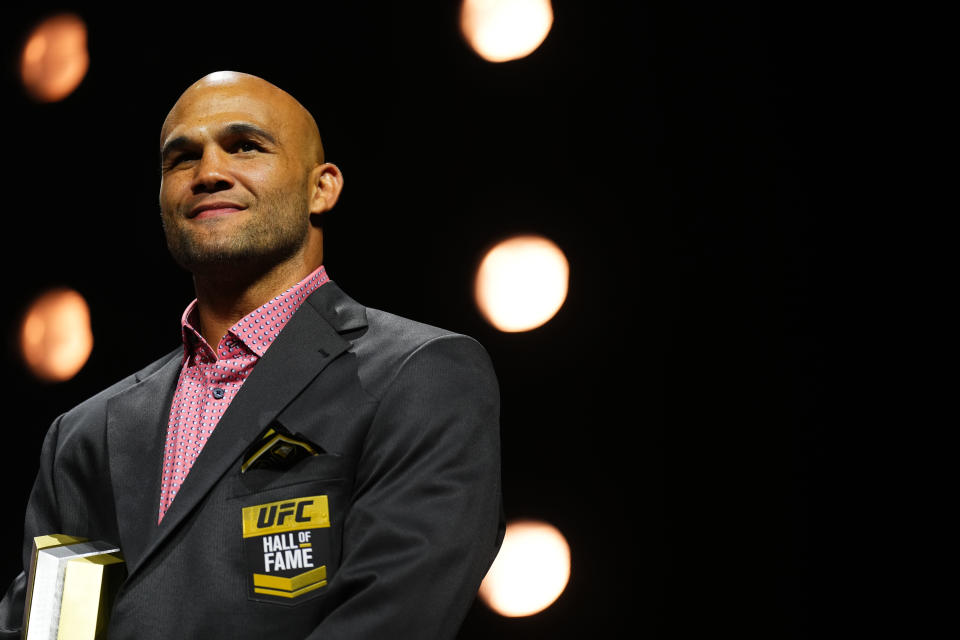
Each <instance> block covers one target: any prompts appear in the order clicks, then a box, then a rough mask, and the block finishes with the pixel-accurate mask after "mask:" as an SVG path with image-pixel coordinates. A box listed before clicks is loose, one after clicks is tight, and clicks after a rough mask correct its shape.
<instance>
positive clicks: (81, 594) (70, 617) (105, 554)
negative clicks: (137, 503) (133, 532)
mask: <svg viewBox="0 0 960 640" xmlns="http://www.w3.org/2000/svg"><path fill="white" fill-rule="evenodd" d="M125 577H126V567H125V565H124V563H123V556H121V555H120V549H119V547H117V546H116V545H113V544H110V543H107V542H102V541H93V542H91V541H89V540H86V539H84V538H77V537H74V536H68V535H64V534H59V533H57V534H52V535H46V536H38V537H36V538H34V539H33V555H32V556H31V558H30V574H29V576H28V582H27V596H26V605H25V607H24V611H23V638H24V640H94V639H102V638H106V631H107V623H108V622H109V620H110V610H111V608H112V605H113V597H114V596H115V595H116V592H117V589H118V588H119V587H120V584H121V583H122V582H123V580H124V578H125Z"/></svg>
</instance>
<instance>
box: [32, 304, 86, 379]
mask: <svg viewBox="0 0 960 640" xmlns="http://www.w3.org/2000/svg"><path fill="white" fill-rule="evenodd" d="M20 349H21V353H22V354H23V359H24V361H25V362H26V363H27V367H28V368H29V369H30V371H31V372H33V374H34V375H35V376H37V377H38V378H40V379H41V380H47V381H51V382H61V381H63V380H69V379H70V378H72V377H73V376H74V375H76V373H77V372H78V371H80V369H81V368H82V367H83V365H84V364H85V363H86V362H87V358H89V357H90V351H91V350H92V349H93V332H92V331H91V329H90V310H89V308H88V307H87V303H86V301H85V300H84V299H83V296H81V295H80V294H79V293H77V292H76V291H73V290H71V289H54V290H52V291H48V292H46V293H44V294H43V295H41V296H40V297H38V298H37V299H36V300H34V301H33V304H32V305H30V308H29V309H28V310H27V313H26V315H24V318H23V324H22V325H21V329H20Z"/></svg>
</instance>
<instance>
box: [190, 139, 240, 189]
mask: <svg viewBox="0 0 960 640" xmlns="http://www.w3.org/2000/svg"><path fill="white" fill-rule="evenodd" d="M228 163H229V155H228V154H226V153H224V152H223V150H222V149H218V148H206V149H204V150H203V155H202V156H200V162H198V163H197V166H196V171H195V173H194V176H193V184H192V185H191V188H192V189H193V193H194V195H196V194H198V193H213V192H215V191H226V190H227V189H229V188H230V187H232V186H233V178H231V177H230V172H229V171H228V170H227V169H228V166H227V165H228Z"/></svg>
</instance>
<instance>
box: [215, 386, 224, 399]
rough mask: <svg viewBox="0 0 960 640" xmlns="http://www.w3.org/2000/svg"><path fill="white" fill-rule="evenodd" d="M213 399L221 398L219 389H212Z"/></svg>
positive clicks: (221, 393) (221, 391) (221, 390)
mask: <svg viewBox="0 0 960 640" xmlns="http://www.w3.org/2000/svg"><path fill="white" fill-rule="evenodd" d="M213 397H214V398H216V399H217V400H219V399H220V398H222V397H223V389H220V388H219V387H218V388H216V389H214V390H213Z"/></svg>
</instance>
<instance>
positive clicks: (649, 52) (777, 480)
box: [0, 2, 860, 638]
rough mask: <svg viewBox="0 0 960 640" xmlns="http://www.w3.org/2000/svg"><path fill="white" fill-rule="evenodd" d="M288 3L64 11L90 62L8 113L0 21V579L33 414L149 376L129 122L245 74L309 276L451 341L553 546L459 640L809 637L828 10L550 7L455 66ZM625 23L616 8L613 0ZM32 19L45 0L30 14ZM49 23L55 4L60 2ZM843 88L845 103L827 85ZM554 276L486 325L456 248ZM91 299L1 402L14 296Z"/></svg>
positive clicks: (143, 121)
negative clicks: (250, 77) (483, 357)
mask: <svg viewBox="0 0 960 640" xmlns="http://www.w3.org/2000/svg"><path fill="white" fill-rule="evenodd" d="M345 4H347V3H337V4H334V3H328V2H317V3H313V4H312V5H305V6H303V7H300V8H297V9H293V8H291V9H289V10H285V11H283V10H271V9H267V8H264V7H261V8H259V9H256V10H249V11H248V10H246V9H241V8H239V7H230V6H222V7H219V8H217V9H216V10H214V9H205V8H202V7H201V6H200V5H198V4H196V3H195V4H193V5H191V6H189V7H188V6H170V7H156V8H147V9H139V8H138V9H137V12H136V13H127V12H125V11H115V10H109V11H108V10H105V9H83V8H77V7H72V9H73V10H75V11H78V12H79V14H80V15H81V16H82V17H83V18H84V20H85V21H86V22H87V24H88V28H89V44H90V55H91V66H90V71H89V73H88V75H87V77H86V78H85V80H84V81H83V83H82V84H81V85H80V87H79V88H78V89H77V91H76V92H75V93H74V94H72V95H71V96H69V97H68V98H67V99H65V100H64V101H62V102H60V103H55V104H48V105H40V104H35V103H33V102H31V101H30V100H29V99H28V98H27V97H26V96H25V95H24V93H23V91H22V90H21V88H20V85H19V83H18V78H17V72H16V65H17V57H18V54H19V49H20V47H21V46H22V43H23V39H24V37H25V35H26V33H27V32H28V31H29V28H30V26H31V25H32V24H34V23H35V22H36V21H37V20H38V19H40V18H42V17H43V16H45V15H47V14H49V13H50V12H51V11H52V9H49V8H46V7H39V8H33V9H27V8H23V7H21V8H19V9H17V10H16V12H15V13H14V14H8V17H7V18H6V19H5V20H4V21H3V25H2V27H0V46H2V48H3V49H2V51H3V64H4V68H3V76H2V83H3V89H2V91H3V96H4V105H5V109H4V111H5V115H4V122H5V127H4V129H5V130H4V134H3V137H4V139H5V145H4V147H5V149H4V154H3V157H4V160H3V164H2V169H3V180H4V204H5V207H4V209H5V217H4V223H5V224H4V225H3V229H4V233H5V235H6V247H7V250H6V251H5V252H4V254H3V268H4V273H6V274H7V277H6V291H5V295H4V298H5V300H6V301H7V303H6V304H5V306H4V316H3V319H4V322H5V329H6V336H7V338H8V340H7V342H8V344H7V350H6V352H5V358H4V361H3V362H4V365H3V366H4V378H5V379H6V380H7V382H6V383H5V385H4V399H3V401H4V404H5V406H6V407H8V408H10V407H13V408H15V409H14V411H12V412H8V414H7V425H6V427H7V429H6V446H7V447H8V448H7V453H6V456H5V457H6V458H7V459H8V460H15V461H16V464H12V465H11V464H6V465H3V466H2V468H0V478H2V481H3V486H4V488H5V489H4V503H3V504H4V508H5V514H6V515H5V519H4V537H3V543H4V547H5V548H6V549H7V551H6V552H5V553H3V554H0V579H3V580H8V579H11V578H12V577H13V576H14V575H15V574H16V572H17V571H18V569H19V567H18V566H17V563H18V558H19V551H18V548H19V543H20V539H21V534H22V530H21V524H20V523H21V514H22V512H23V508H24V506H25V504H26V500H27V496H28V493H29V488H30V485H31V483H32V478H33V474H34V473H35V470H36V460H37V457H38V454H39V448H40V443H41V441H42V437H43V434H44V431H45V429H46V427H47V425H49V423H50V422H51V421H52V420H53V419H54V418H55V417H56V416H57V415H58V414H60V413H61V412H63V411H65V410H67V409H69V408H70V407H71V406H73V405H74V404H76V403H77V402H79V401H81V400H82V399H84V398H85V397H87V396H89V395H90V394H92V393H93V392H95V391H97V390H99V389H101V388H103V387H105V386H107V385H108V384H110V383H112V382H113V381H115V380H117V379H119V378H121V377H123V376H125V375H127V374H129V373H130V372H132V371H134V370H135V369H137V368H139V367H140V366H142V365H143V364H145V363H147V362H149V361H151V360H153V359H154V358H156V357H158V356H160V355H162V354H163V353H166V352H167V351H169V350H170V349H171V348H172V346H174V345H175V341H176V340H177V335H178V321H179V317H180V313H181V311H182V309H183V307H184V306H185V305H186V304H187V303H188V302H189V301H190V300H191V299H192V287H191V281H190V279H189V276H188V275H187V274H186V273H184V272H182V271H181V270H179V269H178V268H177V267H176V266H175V265H174V264H173V262H172V261H171V259H170V258H169V257H168V255H167V253H166V248H165V244H164V240H163V235H162V231H161V228H160V224H159V211H158V206H157V193H158V185H159V180H158V178H159V172H158V163H157V158H158V155H157V146H158V135H159V128H160V124H161V123H162V120H163V117H164V116H165V114H166V112H167V110H168V109H169V108H170V106H171V105H172V104H173V102H174V101H175V100H176V98H177V96H179V94H180V92H181V91H182V90H183V89H184V88H186V87H187V86H188V85H189V84H190V83H192V82H193V81H194V80H196V79H198V78H199V77H200V76H202V75H204V74H206V73H209V72H211V71H215V70H219V69H235V70H241V71H246V72H249V73H254V74H257V75H261V76H263V77H265V78H266V79H268V80H270V81H272V82H274V83H275V84H277V85H279V86H280V87H283V88H285V89H287V90H288V91H289V92H291V93H292V94H293V95H294V96H296V97H297V98H298V99H299V100H300V101H301V102H303V103H304V104H305V105H306V106H307V107H308V108H309V109H310V110H311V111H312V112H313V113H314V114H315V116H316V118H317V120H318V122H319V125H320V129H321V133H322V134H323V136H324V140H325V145H326V149H327V157H328V159H329V160H331V161H333V162H335V163H337V165H338V166H339V167H340V168H341V170H342V171H343V173H344V176H345V189H344V192H343V195H342V197H341V200H340V203H339V204H338V205H337V207H336V209H335V210H334V211H333V212H331V213H330V214H328V215H327V221H326V259H325V263H326V265H327V269H328V272H329V273H330V275H331V276H332V278H333V279H335V280H336V281H337V282H338V283H339V284H340V285H341V286H342V287H343V288H344V289H345V290H346V291H347V292H348V293H349V294H350V295H351V296H352V297H354V298H355V299H357V300H358V301H360V302H361V303H363V304H366V305H368V306H372V307H377V308H382V309H386V310H389V311H392V312H395V313H398V314H401V315H404V316H407V317H411V318H414V319H416V320H420V321H423V322H427V323H430V324H435V325H438V326H443V327H445V328H448V329H452V330H455V331H459V332H463V333H467V334H469V335H472V336H475V337H476V338H478V339H479V340H480V341H481V342H482V343H483V344H484V345H485V346H486V347H487V349H488V350H489V352H490V353H491V356H492V358H493V361H494V363H495V365H496V369H497V373H498V376H499V378H500V383H501V390H502V396H503V407H502V431H503V462H504V491H505V505H506V511H507V514H508V517H511V518H515V517H532V518H539V519H544V520H547V521H549V522H551V523H553V524H554V525H556V526H557V527H559V528H560V529H561V531H563V532H564V534H565V535H566V536H567V539H568V540H569V542H570V544H571V547H572V553H573V568H572V576H571V581H570V584H569V586H568V588H567V590H566V592H565V593H564V594H563V595H562V596H561V597H560V599H559V600H558V601H557V602H556V603H555V604H554V605H553V606H552V607H550V608H549V609H547V610H546V611H545V612H543V613H541V614H539V615H537V616H534V617H531V618H528V619H504V618H500V617H499V616H496V615H495V614H493V613H491V612H490V611H489V610H487V609H486V608H485V607H483V606H482V605H480V604H477V605H476V606H475V607H474V608H473V610H472V611H471V613H470V615H469V617H468V619H467V622H466V623H465V625H464V628H463V631H462V634H461V637H462V638H488V637H502V638H526V637H544V638H581V637H584V636H585V635H586V634H589V635H590V637H598V638H605V637H619V636H620V635H624V633H625V632H624V630H629V631H628V632H629V634H630V635H632V636H635V637H692V636H695V635H696V636H699V635H701V634H704V633H715V632H724V633H734V634H736V636H737V637H762V638H819V637H825V636H826V635H829V632H831V631H836V630H838V629H843V628H845V627H844V625H843V624H842V623H840V622H839V621H840V620H845V619H846V618H847V614H848V613H850V612H851V611H860V609H858V608H857V606H856V605H855V604H854V600H856V593H857V592H858V590H859V585H854V584H853V583H852V582H850V580H851V578H850V576H851V573H852V572H851V570H850V568H849V566H848V565H847V564H846V562H845V561H846V560H847V559H849V558H851V557H853V555H855V554H854V553H851V555H848V554H847V551H848V550H850V549H848V548H846V547H844V545H850V544H854V542H855V541H852V537H853V536H851V535H849V534H845V533H844V531H846V529H845V527H846V525H848V524H849V523H850V522H851V521H852V520H853V519H854V518H852V517H851V515H850V514H851V513H852V510H855V508H856V505H857V504H860V503H859V502H857V501H856V500H854V501H853V502H850V501H849V500H848V498H850V494H851V492H850V491H849V490H846V489H844V488H843V487H844V486H845V485H844V484H843V482H842V481H843V478H842V477H841V476H842V475H843V474H842V473H841V472H840V471H839V468H841V467H842V464H840V463H843V462H844V461H845V459H844V455H845V453H842V452H846V451H847V449H846V448H845V447H846V444H847V442H848V439H847V438H845V437H841V435H840V433H838V431H837V428H838V425H840V428H842V425H841V423H842V422H843V420H842V419H840V420H838V418H837V412H836V410H835V407H834V406H833V404H832V398H833V395H832V394H833V392H834V391H835V389H834V387H835V385H834V384H833V383H832V382H831V381H835V380H836V378H838V377H842V376H839V375H838V374H837V372H836V369H835V368H834V367H835V365H834V363H833V361H832V359H831V357H832V356H833V355H835V346H834V342H833V340H832V336H833V333H834V332H835V331H836V326H837V324H836V323H837V322H838V321H839V318H838V316H840V315H841V311H840V307H839V306H837V304H836V303H837V301H838V300H839V299H842V298H843V296H839V297H838V295H837V292H838V290H841V289H842V288H843V287H842V286H840V285H839V284H838V283H842V282H844V281H845V280H844V277H847V278H849V276H844V275H843V273H846V272H844V271H843V269H842V265H841V263H840V261H839V260H838V259H837V251H836V242H835V240H836V238H837V236H838V231H839V225H838V224H837V221H836V218H835V217H834V216H835V214H836V204H837V200H836V194H835V192H834V187H835V185H836V183H837V182H838V180H842V179H843V176H842V164H843V159H844V157H845V155H844V154H845V153H846V151H847V147H846V146H844V144H843V141H844V137H843V135H839V136H838V133H839V132H841V131H843V130H845V129H844V127H845V118H848V117H849V116H850V112H851V110H852V108H851V107H849V105H848V103H847V102H845V95H847V94H848V93H849V85H848V84H847V82H846V74H845V72H846V67H844V66H843V65H844V63H843V62H841V58H840V57H838V56H839V55H840V54H841V53H842V52H841V51H839V50H838V48H837V46H836V41H837V39H836V36H837V32H838V30H839V28H838V27H836V26H834V25H833V23H832V21H831V19H830V16H825V15H822V14H816V15H815V14H812V13H805V12H804V11H801V10H800V9H789V8H780V9H777V10H769V9H768V10H766V11H761V12H757V11H756V10H751V11H746V10H743V11H735V10H730V9H726V8H723V9H711V10H705V11H683V10H667V9H665V8H663V7H659V8H658V7H644V8H637V7H634V8H630V9H627V8H623V7H625V6H626V3H624V5H623V7H621V5H617V8H613V7H612V6H608V7H600V6H588V5H587V3H572V2H556V3H554V4H555V11H556V21H555V23H554V26H553V29H552V31H551V33H550V35H549V36H548V38H547V40H546V41H545V42H544V43H543V45H542V46H541V47H540V48H539V49H538V50H537V51H536V52H534V53H533V54H532V55H530V56H529V57H527V58H525V59H523V60H519V61H514V62H509V63H505V64H491V63H488V62H485V61H483V60H481V59H480V58H478V57H477V56H476V55H475V54H474V53H473V52H472V51H471V50H470V49H469V48H468V46H467V45H466V44H465V43H464V41H463V40H462V38H461V36H460V35H459V31H458V28H457V11H456V7H455V4H456V3H450V6H449V7H447V8H442V9H436V8H432V9H427V8H420V7H417V6H412V5H413V4H415V3H403V4H402V5H401V4H396V5H395V6H394V7H393V8H383V6H384V5H378V4H375V3H351V7H350V8H344V7H343V6H340V5H345ZM631 4H633V3H631ZM57 8H58V9H59V8H63V7H57ZM67 8H70V7H67ZM845 89H846V91H844V90H845ZM520 231H524V232H535V233H540V234H543V235H545V236H547V237H549V238H551V239H553V240H554V241H555V242H556V243H557V244H559V246H560V247H561V248H562V249H563V250H564V251H565V252H566V255H567V257H568V258H569V260H570V263H571V280H570V294H569V297H568V299H567V301H566V303H565V304H564V306H563V308H562V309H561V310H560V312H559V313H558V314H557V316H556V317H555V318H554V319H553V320H552V321H551V322H549V323H548V324H546V325H545V326H543V327H541V328H539V329H536V330H534V331H531V332H527V333H520V334H502V333H499V332H497V331H496V330H494V329H493V328H491V327H490V326H488V325H487V324H486V323H485V322H484V321H483V320H482V319H481V317H480V316H479V314H478V313H477V312H476V310H475V308H474V306H473V302H472V297H471V283H472V277H473V273H474V270H475V268H476V265H477V262H478V260H479V258H480V257H481V255H482V253H483V251H484V249H485V248H487V247H488V246H489V245H490V244H491V243H493V242H495V241H496V240H498V239H501V238H503V237H506V236H508V235H510V234H513V233H515V232H520ZM54 285H66V286H70V287H73V288H75V289H77V290H78V291H80V292H81V293H82V294H83V295H84V296H85V297H86V299H87V300H88V302H89V303H90V305H91V308H92V321H93V330H94V336H95V347H94V350H93V354H92V356H91V358H90V360H89V362H88V364H87V365H86V366H85V367H84V369H83V370H82V371H81V372H80V373H79V374H78V375H77V377H76V378H74V379H73V380H71V381H69V382H66V383H62V384H58V385H49V384H42V383H39V382H36V381H34V380H33V379H32V378H31V377H30V376H29V375H28V374H27V373H26V372H25V370H24V369H23V368H22V365H20V364H19V361H18V359H17V356H16V352H15V350H14V348H13V337H14V336H15V331H16V328H17V323H18V321H19V317H20V313H21V312H22V309H23V306H24V305H25V304H27V303H28V302H29V300H30V299H31V297H32V296H34V295H36V294H37V293H38V292H39V291H41V290H43V289H44V288H46V287H49V286H54Z"/></svg>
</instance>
